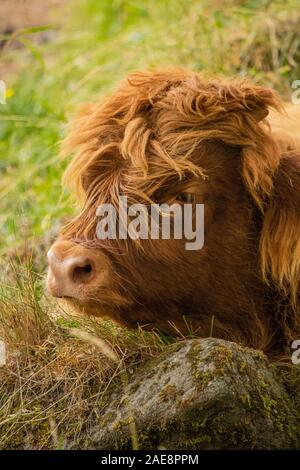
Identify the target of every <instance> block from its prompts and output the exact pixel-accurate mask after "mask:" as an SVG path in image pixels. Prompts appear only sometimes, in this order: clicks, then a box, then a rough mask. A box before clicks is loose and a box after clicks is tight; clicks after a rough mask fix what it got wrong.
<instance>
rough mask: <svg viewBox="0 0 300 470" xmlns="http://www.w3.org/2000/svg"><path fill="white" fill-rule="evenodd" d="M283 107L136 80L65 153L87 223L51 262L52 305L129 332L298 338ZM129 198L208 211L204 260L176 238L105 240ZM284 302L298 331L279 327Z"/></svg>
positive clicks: (197, 81) (237, 94)
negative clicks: (272, 116)
mask: <svg viewBox="0 0 300 470" xmlns="http://www.w3.org/2000/svg"><path fill="white" fill-rule="evenodd" d="M270 107H275V108H279V107H280V103H279V102H278V99H277V98H276V96H275V95H274V94H273V92H271V91H270V90H267V89H264V88H261V87H257V86H253V85H250V84H249V83H247V82H245V81H238V80H233V81H229V82H226V81H223V80H208V81H207V80H205V79H204V78H202V77H201V76H200V75H199V74H196V73H192V72H185V71H181V70H175V71H174V70H172V71H166V72H152V73H151V72H145V73H135V74H132V75H131V76H129V78H128V79H127V80H126V81H124V83H123V84H121V86H120V88H119V89H118V90H117V91H116V92H115V94H113V96H112V97H110V98H108V99H107V100H106V101H105V102H104V103H101V104H91V105H86V106H84V107H82V109H81V111H80V113H79V115H78V116H77V118H76V119H75V121H74V124H73V127H72V129H71V131H70V134H69V136H68V137H67V139H66V141H65V149H66V151H67V152H74V153H75V155H74V158H73V160H72V162H71V164H70V165H69V167H68V169H67V171H66V174H65V182H66V183H67V185H68V186H69V187H70V188H71V190H72V191H73V192H74V193H75V194H76V196H77V199H78V203H79V206H80V210H79V211H78V215H77V216H76V217H75V218H74V219H73V220H72V221H70V222H69V223H68V224H67V225H66V226H65V227H64V228H63V229H62V231H61V234H60V236H59V238H58V240H57V241H56V242H55V243H54V244H53V246H52V247H51V249H50V250H49V253H48V258H49V270H48V278H47V285H48V289H49V291H50V292H51V293H52V294H53V295H55V296H57V297H64V298H65V299H67V301H68V302H70V303H71V304H72V305H73V306H74V307H76V308H77V309H80V310H81V311H82V312H85V313H87V314H93V315H98V316H108V317H111V318H113V319H114V320H116V321H118V322H119V323H121V324H123V325H127V326H130V327H135V326H137V325H144V326H146V327H148V328H153V327H157V328H159V329H161V330H164V331H166V332H168V333H171V334H177V333H179V332H181V333H186V332H187V331H189V329H192V330H193V331H194V332H196V333H198V334H199V335H202V336H206V335H208V334H209V333H210V332H211V331H212V329H213V334H214V335H215V336H218V335H219V336H221V337H224V338H228V339H232V340H238V341H239V340H240V341H242V342H244V343H246V344H249V345H250V346H254V347H259V348H262V349H267V348H268V347H269V346H270V344H271V343H272V342H273V341H274V337H277V336H278V335H279V336H280V334H281V333H282V335H284V334H286V335H287V334H289V333H290V332H291V330H292V329H293V328H296V323H297V322H298V323H297V325H298V326H299V320H297V319H296V317H297V295H298V294H297V293H298V287H299V264H300V262H299V258H300V253H299V250H300V242H299V233H300V222H299V219H300V213H299V201H300V199H299V193H300V178H299V173H300V164H299V157H298V156H297V155H296V154H294V153H293V152H291V153H287V154H285V155H283V154H282V153H281V151H280V149H279V147H278V146H277V144H276V142H275V141H274V140H273V138H272V135H271V132H270V129H269V128H268V125H267V123H266V121H265V118H266V117H267V114H268V109H269V108H270ZM120 196H126V197H127V201H128V205H131V204H133V203H142V204H145V205H148V206H149V205H150V204H152V203H155V204H160V203H168V204H172V203H174V202H177V203H178V204H181V205H182V204H184V203H186V202H189V203H192V204H193V205H194V209H195V205H196V204H197V203H201V204H204V214H205V215H204V220H205V241H204V246H203V248H202V249H201V250H194V251H193V250H186V240H185V239H184V238H183V239H174V237H173V238H172V237H171V238H170V239H169V240H167V239H161V238H159V239H151V238H149V239H145V240H141V239H139V240H133V239H131V238H128V239H126V240H123V239H120V238H118V237H117V238H116V239H107V240H99V239H98V238H97V235H96V227H97V222H98V220H97V216H96V211H97V208H98V207H99V206H101V205H102V204H107V203H109V204H112V205H113V206H114V207H116V209H118V207H119V198H120ZM194 215H195V214H194ZM120 218H121V214H120V213H118V214H117V219H120ZM275 291H276V295H277V293H278V292H281V294H284V296H285V298H288V299H289V300H288V302H287V303H288V304H289V306H291V312H292V313H290V314H289V315H290V317H291V318H287V314H285V320H284V321H283V320H282V319H281V318H279V317H280V315H279V314H276V313H274V296H275V293H274V292H275ZM281 294H278V295H281ZM293 306H294V307H293ZM272 312H273V313H272ZM298 313H299V311H298ZM297 318H298V317H297ZM298 326H297V327H298Z"/></svg>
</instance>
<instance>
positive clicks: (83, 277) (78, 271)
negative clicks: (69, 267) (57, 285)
mask: <svg viewBox="0 0 300 470" xmlns="http://www.w3.org/2000/svg"><path fill="white" fill-rule="evenodd" d="M92 274H93V267H92V265H91V264H90V263H86V264H85V265H84V266H76V267H75V268H74V269H73V273H72V278H73V281H74V282H75V283H81V282H87V281H88V280H90V278H91V277H92Z"/></svg>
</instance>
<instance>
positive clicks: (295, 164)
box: [260, 151, 300, 326]
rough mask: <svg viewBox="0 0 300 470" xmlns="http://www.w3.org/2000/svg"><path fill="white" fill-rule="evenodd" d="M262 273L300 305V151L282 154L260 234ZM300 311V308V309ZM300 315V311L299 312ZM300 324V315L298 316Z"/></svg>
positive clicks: (293, 301)
mask: <svg viewBox="0 0 300 470" xmlns="http://www.w3.org/2000/svg"><path fill="white" fill-rule="evenodd" d="M260 256H261V268H262V274H263V277H264V279H265V281H267V282H269V283H270V282H271V283H272V284H273V285H275V286H277V287H278V288H279V290H280V291H282V292H283V293H284V294H285V295H286V296H288V297H289V299H290V300H291V302H292V304H293V305H294V306H297V305H299V304H298V301H299V288H300V152H298V151H292V152H288V153H286V154H284V155H282V157H281V159H280V164H279V167H278V169H277V171H276V173H275V174H274V177H273V190H272V193H271V195H270V197H269V199H268V202H267V203H266V206H265V211H264V221H263V226H262V232H261V238H260ZM298 313H299V312H298ZM298 317H299V315H298ZM298 322H299V326H300V317H299V318H298Z"/></svg>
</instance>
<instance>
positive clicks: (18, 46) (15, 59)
mask: <svg viewBox="0 0 300 470" xmlns="http://www.w3.org/2000/svg"><path fill="white" fill-rule="evenodd" d="M299 24H300V2H299V0H285V1H283V0H275V1H268V0H249V1H239V0H224V1H222V2H221V1H216V0H213V1H208V0H203V1H198V0H172V1H165V0H143V1H140V0H80V1H77V0H73V1H72V0H60V1H59V0H47V1H45V0H43V1H36V0H32V1H27V0H2V1H1V4H0V79H2V80H5V82H6V85H7V104H6V105H1V106H0V175H1V178H0V252H1V249H2V251H7V247H14V246H16V245H18V244H19V243H23V242H24V239H31V238H32V237H34V236H41V235H44V234H45V233H47V232H48V231H49V230H50V229H52V228H53V227H55V226H57V222H58V221H59V219H60V218H61V217H62V216H63V215H67V214H68V213H70V212H71V211H72V206H71V204H70V203H69V202H68V196H67V194H65V193H62V192H61V186H60V179H61V174H62V171H63V169H64V166H65V162H63V161H61V160H60V159H59V157H58V152H59V141H60V139H61V137H62V136H63V135H64V132H65V124H66V122H67V121H68V119H69V118H70V117H71V116H72V114H73V112H74V110H75V108H76V105H77V104H79V103H81V102H84V101H91V100H92V101H94V100H99V99H101V97H102V96H104V95H106V94H107V93H109V92H110V91H111V90H112V89H113V88H114V87H115V85H116V83H117V82H118V81H119V80H120V78H121V77H123V76H124V75H126V73H127V72H129V71H132V70H136V69H143V68H154V67H165V66H169V65H175V66H176V65H179V66H183V67H188V68H191V69H194V70H201V71H204V72H205V73H206V74H224V75H227V76H228V75H242V76H244V75H249V76H251V77H252V78H253V80H254V81H256V82H259V83H261V84H264V85H267V86H270V87H274V88H276V89H277V90H278V91H279V92H280V93H281V94H282V96H283V97H284V98H285V99H289V95H290V93H291V88H290V87H291V82H292V81H293V80H295V79H299V78H300V28H299Z"/></svg>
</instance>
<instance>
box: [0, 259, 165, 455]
mask: <svg viewBox="0 0 300 470" xmlns="http://www.w3.org/2000/svg"><path fill="white" fill-rule="evenodd" d="M7 284H8V285H5V286H4V285H2V287H1V293H0V338H1V339H2V340H4V341H5V343H6V347H7V352H8V354H7V364H6V366H4V367H2V368H0V384H1V385H0V449H5V448H24V447H25V448H38V449H43V448H66V447H68V446H71V445H73V446H76V442H77V439H79V438H80V439H82V438H83V436H86V435H87V434H88V429H89V427H90V426H92V425H93V424H95V423H97V422H99V416H100V414H101V410H102V409H103V407H104V406H105V405H106V404H107V400H108V399H109V396H110V395H108V394H107V389H108V387H113V388H114V387H120V386H122V384H124V371H126V374H127V375H129V376H130V374H131V373H133V371H134V369H135V367H136V366H137V365H138V364H140V363H141V362H142V361H144V360H146V359H147V358H150V357H153V356H155V355H157V354H159V353H160V352H161V351H163V350H164V349H165V347H166V344H167V341H166V339H165V338H163V337H160V336H159V335H157V334H155V333H146V332H144V331H142V330H138V331H129V330H126V329H123V328H119V327H118V326H116V325H115V324H113V323H112V322H110V321H98V320H96V319H92V318H90V319H89V318H84V317H78V316H72V315H70V314H67V313H66V312H65V311H64V309H63V308H62V307H60V306H59V305H56V304H53V303H52V304H51V303H50V301H49V300H48V299H46V298H45V294H44V292H43V279H42V278H41V276H39V275H38V274H36V273H35V272H33V271H32V268H31V263H30V260H29V261H28V262H27V263H25V264H21V265H20V264H16V263H11V265H10V274H9V281H8V283H7ZM110 390H111V388H110ZM110 393H111V392H110Z"/></svg>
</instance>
